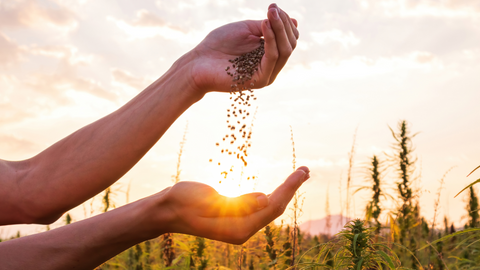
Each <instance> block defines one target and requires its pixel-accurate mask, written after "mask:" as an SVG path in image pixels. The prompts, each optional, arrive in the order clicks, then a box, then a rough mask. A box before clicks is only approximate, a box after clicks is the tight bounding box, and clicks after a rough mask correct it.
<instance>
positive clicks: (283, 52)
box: [268, 8, 293, 84]
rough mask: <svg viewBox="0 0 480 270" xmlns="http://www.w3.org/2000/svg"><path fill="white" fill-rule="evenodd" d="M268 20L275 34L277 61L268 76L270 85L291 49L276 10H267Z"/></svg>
mask: <svg viewBox="0 0 480 270" xmlns="http://www.w3.org/2000/svg"><path fill="white" fill-rule="evenodd" d="M268 20H269V22H270V24H271V25H272V29H273V32H274V33H275V40H276V42H277V49H278V60H277V63H276V65H275V68H274V70H273V73H272V75H271V76H270V81H269V83H270V84H271V83H272V82H273V81H274V80H275V78H276V77H277V74H278V73H279V72H280V70H282V68H283V67H284V66H285V64H286V63H287V60H288V58H289V57H290V55H291V54H292V51H293V48H292V46H291V44H290V40H289V39H288V36H287V33H286V29H285V25H284V23H283V21H282V19H281V18H280V14H279V11H278V9H277V8H271V9H269V10H268Z"/></svg>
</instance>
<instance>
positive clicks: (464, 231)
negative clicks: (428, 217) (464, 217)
mask: <svg viewBox="0 0 480 270" xmlns="http://www.w3.org/2000/svg"><path fill="white" fill-rule="evenodd" d="M476 231H480V228H470V229H466V230H462V231H458V232H455V233H452V234H449V235H446V236H444V237H442V238H440V239H437V240H435V241H433V242H431V243H430V245H433V244H436V243H438V242H442V241H445V240H448V239H450V238H452V237H454V236H457V235H462V234H464V233H469V232H476ZM394 244H395V243H394ZM430 245H425V246H423V247H421V248H420V249H418V251H420V250H422V249H425V248H426V247H429V246H430Z"/></svg>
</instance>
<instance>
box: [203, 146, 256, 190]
mask: <svg viewBox="0 0 480 270" xmlns="http://www.w3.org/2000/svg"><path fill="white" fill-rule="evenodd" d="M219 162H220V165H218V163H219ZM232 164H233V165H232ZM254 167H255V166H251V165H250V166H246V167H244V166H243V165H241V164H240V162H238V161H237V160H236V159H235V158H233V157H230V156H223V157H222V156H220V155H219V158H218V159H215V160H212V166H211V167H210V168H209V169H208V174H209V177H208V179H210V180H209V182H208V183H207V184H209V185H210V186H212V187H213V188H215V190H217V191H218V193H220V194H221V195H224V196H227V197H237V196H240V195H243V194H246V193H251V192H254V191H255V190H256V183H257V179H258V177H257V176H256V174H255V173H254V172H255V171H257V170H256V168H254Z"/></svg>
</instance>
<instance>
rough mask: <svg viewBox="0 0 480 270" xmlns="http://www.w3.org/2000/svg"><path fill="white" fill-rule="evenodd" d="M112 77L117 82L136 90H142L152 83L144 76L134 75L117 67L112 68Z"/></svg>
mask: <svg viewBox="0 0 480 270" xmlns="http://www.w3.org/2000/svg"><path fill="white" fill-rule="evenodd" d="M112 78H113V81H114V82H115V83H119V84H123V85H126V86H128V87H131V88H133V89H136V90H138V91H139V90H142V89H144V88H145V87H146V86H148V84H149V83H150V81H149V80H147V79H146V78H144V77H138V76H134V75H133V74H132V73H130V72H128V71H126V70H122V69H118V68H115V69H113V70H112Z"/></svg>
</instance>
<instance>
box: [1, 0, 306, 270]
mask: <svg viewBox="0 0 480 270" xmlns="http://www.w3.org/2000/svg"><path fill="white" fill-rule="evenodd" d="M267 16H268V19H266V20H263V21H243V22H237V23H232V24H228V25H225V26H223V27H220V28H218V29H216V30H214V31H212V32H211V33H210V34H209V35H208V36H207V37H206V38H205V39H204V40H203V41H202V42H201V43H200V44H199V45H198V46H197V47H195V48H194V49H193V50H192V51H190V52H188V53H186V54H185V55H183V56H182V57H181V58H180V59H178V60H177V61H176V62H175V63H174V64H173V65H172V67H171V68H170V69H169V70H168V71H167V72H166V73H165V74H164V75H163V76H162V77H160V78H159V79H158V80H157V81H155V82H154V83H152V84H151V85H150V86H148V87H147V88H146V89H145V90H143V91H142V92H141V93H140V94H139V95H138V96H136V97H135V98H134V99H132V100H131V101H130V102H128V103H127V104H126V105H124V106H123V107H121V108H119V109H118V110H117V111H115V112H113V113H111V114H110V115H107V116H105V117H103V118H102V119H100V120H98V121H96V122H94V123H92V124H90V125H87V126H85V127H83V128H82V129H79V130H78V131H76V132H74V133H73V134H71V135H69V136H68V137H66V138H64V139H62V140H60V141H59V142H57V143H55V144H54V145H52V146H50V147H49V148H47V149H46V150H44V151H43V152H41V153H40V154H38V155H37V156H35V157H32V158H30V159H28V160H24V161H17V162H12V161H5V160H0V187H1V189H0V225H6V224H21V223H39V224H49V223H52V222H54V221H55V220H57V219H58V218H59V217H60V216H61V215H62V214H63V213H65V212H66V211H68V210H69V209H71V208H73V207H75V206H77V205H79V204H81V203H82V202H84V201H86V200H87V199H89V198H91V197H93V196H94V195H96V194H98V193H99V192H101V191H102V190H104V189H105V188H107V187H108V186H110V185H111V184H113V183H114V182H116V181H117V180H118V179H119V178H120V177H122V176H123V175H124V174H125V173H126V172H127V171H128V170H130V168H132V167H133V166H134V165H135V164H136V163H137V162H138V161H139V160H140V159H141V158H142V157H143V156H144V155H145V153H146V152H147V151H148V150H149V149H150V148H151V147H152V146H153V145H154V144H155V143H156V142H157V141H158V140H159V139H160V138H161V137H162V135H163V134H164V133H165V131H166V130H167V129H168V128H169V127H170V125H171V124H172V123H173V122H174V121H175V120H176V119H177V118H178V117H179V116H180V115H181V114H182V113H183V112H184V111H185V110H187V109H188V108H189V107H190V106H191V105H192V104H194V103H195V102H197V101H199V100H200V99H201V98H202V97H203V96H204V95H205V94H206V93H208V92H211V91H222V92H227V91H229V89H230V84H231V78H229V77H228V76H226V75H225V73H224V68H225V63H226V62H227V61H228V59H231V58H232V57H236V56H239V55H241V54H243V53H246V52H249V51H251V50H253V49H255V48H256V47H257V46H258V44H259V39H260V37H261V36H263V37H264V39H265V55H264V57H263V59H262V61H261V64H260V67H259V71H258V72H257V73H256V74H255V75H254V78H253V79H255V80H256V83H255V87H256V88H261V87H264V86H267V85H269V84H271V83H272V82H273V81H274V80H275V78H276V76H277V75H278V73H279V72H280V70H281V69H282V68H283V66H284V65H285V63H286V62H287V60H288V58H289V57H290V55H291V53H292V51H293V49H294V48H295V46H296V41H297V39H298V30H297V28H296V26H297V22H296V21H295V20H293V19H290V18H289V17H288V15H287V14H286V13H285V12H284V11H282V10H281V9H280V8H278V7H277V6H276V5H275V4H272V5H270V7H269V9H268V13H267ZM253 79H252V80H253ZM308 177H309V174H308V169H307V168H306V167H301V168H300V169H299V170H297V171H296V172H294V173H293V174H292V175H290V176H289V177H288V178H287V180H286V181H285V182H284V183H283V184H282V185H280V186H279V187H278V188H277V189H276V190H275V192H274V193H272V194H271V195H270V196H266V195H265V194H262V193H251V194H246V195H243V196H240V197H238V198H234V199H228V198H226V197H224V196H221V195H219V194H218V193H217V192H216V191H215V190H213V188H211V187H209V186H207V185H204V184H200V183H195V182H180V183H178V184H176V185H174V186H173V187H170V188H167V189H165V190H163V191H161V192H159V193H158V194H155V195H152V196H150V197H147V198H144V199H142V200H139V201H137V202H134V203H131V204H128V205H125V206H123V207H120V208H118V209H115V210H113V211H110V212H107V213H105V214H102V215H99V216H96V217H93V218H90V219H87V220H83V221H80V222H76V223H74V224H71V225H68V226H64V227H61V228H58V229H55V230H52V231H48V232H44V233H40V234H36V235H32V236H28V237H22V238H20V239H15V240H10V241H7V242H2V243H0V261H2V264H3V265H8V267H7V268H8V269H91V268H93V267H95V266H97V265H99V264H101V263H102V262H104V261H105V260H108V259H109V258H111V257H112V256H114V255H115V254H118V253H119V252H121V251H123V250H125V249H126V248H128V247H130V246H132V245H135V244H137V243H139V242H142V241H145V240H147V239H151V238H154V237H157V236H159V235H161V234H163V233H168V232H175V233H177V232H178V233H186V234H192V235H197V236H202V237H207V238H211V239H215V240H220V241H224V242H228V243H234V244H240V243H243V242H245V241H246V240H247V239H248V238H249V237H250V236H251V235H253V234H254V233H255V232H257V231H258V230H259V229H261V228H262V227H263V226H265V225H266V224H268V223H269V222H271V221H272V220H273V219H275V218H276V217H278V216H279V215H280V214H281V213H283V211H284V210H285V207H286V205H287V204H288V202H289V201H290V200H291V198H292V196H293V194H294V193H295V191H296V190H297V189H298V188H299V187H300V185H301V184H302V183H303V182H304V181H305V180H306V179H308ZM65 239H68V241H66V240H65ZM44 258H50V259H49V260H44Z"/></svg>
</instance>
